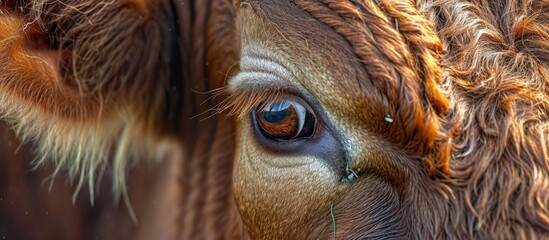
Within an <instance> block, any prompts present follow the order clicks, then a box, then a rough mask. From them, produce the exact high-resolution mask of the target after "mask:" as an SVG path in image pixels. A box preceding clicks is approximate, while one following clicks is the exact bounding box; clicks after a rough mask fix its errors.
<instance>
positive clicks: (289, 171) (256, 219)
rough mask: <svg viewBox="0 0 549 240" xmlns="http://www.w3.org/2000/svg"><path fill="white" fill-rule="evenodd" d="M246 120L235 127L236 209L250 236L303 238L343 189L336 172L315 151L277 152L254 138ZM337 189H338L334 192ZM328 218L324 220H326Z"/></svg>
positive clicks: (234, 179) (234, 178)
mask: <svg viewBox="0 0 549 240" xmlns="http://www.w3.org/2000/svg"><path fill="white" fill-rule="evenodd" d="M249 125H250V123H249V122H244V123H242V124H241V126H240V128H239V131H238V141H237V142H238V143H239V144H240V145H239V146H237V152H236V156H237V157H236V162H235V167H234V175H233V181H234V186H233V187H234V192H235V196H236V200H237V203H238V207H239V210H240V213H241V215H242V217H243V220H244V222H245V224H246V226H247V229H248V231H249V232H250V234H251V235H252V237H253V238H254V239H257V238H270V239H281V238H280V237H281V236H282V235H283V234H284V236H286V237H288V236H293V237H292V239H298V238H299V239H302V238H304V237H306V236H307V235H306V234H307V233H308V232H310V229H309V230H306V229H302V228H297V227H296V226H310V227H312V225H314V224H311V223H313V222H315V221H316V219H321V217H320V215H319V214H322V216H324V215H325V214H326V213H329V211H330V202H331V201H332V200H333V199H334V198H335V196H336V195H337V194H338V192H339V190H342V188H343V187H342V186H340V185H339V184H338V175H337V174H336V172H335V171H334V169H333V168H332V167H330V165H329V164H327V163H326V159H321V157H319V156H318V155H314V154H313V155H307V154H277V153H273V152H269V151H266V150H264V149H262V147H261V146H259V143H258V142H257V141H256V139H255V138H254V133H253V128H252V127H250V126H249ZM338 189H339V190H338ZM326 221H329V219H326Z"/></svg>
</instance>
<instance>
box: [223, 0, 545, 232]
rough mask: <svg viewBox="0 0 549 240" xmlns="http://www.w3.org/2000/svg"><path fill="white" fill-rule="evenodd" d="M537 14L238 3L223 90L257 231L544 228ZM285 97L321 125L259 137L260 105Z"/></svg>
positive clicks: (244, 206)
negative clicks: (233, 62)
mask: <svg viewBox="0 0 549 240" xmlns="http://www.w3.org/2000/svg"><path fill="white" fill-rule="evenodd" d="M533 6H535V7H533ZM537 9H543V10H539V11H538V10H537ZM547 14H548V12H547V3H545V2H541V1H526V2H522V3H515V2H506V3H501V2H500V3H499V4H488V3H482V2H474V3H462V2H460V1H429V2H423V1H418V2H417V3H416V4H414V3H412V2H406V1H404V2H403V1H306V0H303V1H302V0H295V1H287V2H278V1H276V2H275V1H246V2H244V3H243V4H242V8H241V9H240V11H239V18H238V23H239V25H238V26H239V30H240V32H241V34H242V35H241V44H242V46H241V62H240V68H241V69H240V73H239V74H238V75H237V76H236V77H235V78H233V79H232V80H231V82H230V87H229V89H230V91H231V93H232V99H231V100H232V101H233V103H232V104H231V105H233V106H237V107H238V108H239V110H236V112H237V113H239V114H240V121H239V125H238V138H237V144H238V147H237V149H238V151H237V155H236V162H235V174H234V188H235V193H236V198H237V203H238V206H239V209H240V212H241V214H242V217H243V220H244V222H245V224H246V226H247V229H248V231H249V233H250V235H251V236H252V238H258V239H281V238H291V239H304V238H312V239H316V238H327V237H328V236H331V235H333V236H335V237H337V238H343V239H362V238H376V239H377V238H383V239H384V238H402V239H424V238H426V237H427V238H433V239H446V238H456V237H458V236H459V237H463V238H466V239H469V238H496V239H499V238H517V237H522V238H535V237H540V236H545V235H546V234H547V233H546V231H547V230H549V221H547V219H549V218H548V217H549V213H548V212H547V209H546V207H545V206H546V205H547V204H548V203H549V202H548V200H549V199H548V197H549V196H548V194H549V192H548V191H547V189H548V188H547V187H548V186H547V182H548V181H547V172H548V168H547V157H548V156H547V155H546V151H545V149H546V140H544V139H545V137H543V136H546V134H547V131H546V124H547V123H546V122H547V120H548V119H547V117H548V115H547V109H548V105H546V103H547V99H548V96H547V90H546V88H545V87H541V86H545V84H546V83H547V80H548V77H549V75H547V73H548V72H547V65H546V60H547V59H546V58H547V56H548V55H547V53H548V50H547V48H546V46H547V42H548V40H549V38H548V35H547V30H546V29H547V25H548V23H547V18H546V17H541V16H546V15H547ZM504 16H505V17H504ZM511 16H512V17H511ZM502 18H503V19H509V21H508V22H507V21H503V23H502V22H499V21H500V19H502ZM496 19H497V20H496ZM511 19H513V20H511ZM541 29H545V30H541ZM437 32H438V33H437ZM526 45H527V46H526ZM540 87H541V88H540ZM296 99H298V100H296ZM284 101H291V102H296V103H294V105H296V104H301V105H304V106H305V108H306V109H307V111H310V112H312V114H310V115H311V116H314V118H315V119H316V120H315V122H316V127H315V129H316V130H315V131H314V132H313V133H311V134H308V135H306V136H305V137H303V136H302V137H299V136H300V135H296V136H298V137H294V138H291V139H279V138H273V137H272V135H269V134H266V132H269V131H271V129H273V128H272V127H271V128H270V129H265V128H264V127H263V125H261V124H262V122H261V121H269V120H270V119H272V118H265V115H264V111H266V110H264V109H265V107H264V106H265V105H267V106H271V105H275V106H276V107H275V108H272V107H271V110H268V111H270V112H274V113H272V114H279V115H280V116H281V117H280V118H282V119H288V120H286V121H292V120H291V118H284V116H287V115H288V116H290V115H291V114H292V113H293V112H297V111H296V110H292V111H293V112H292V111H290V110H291V109H292V108H293V109H297V108H296V107H294V105H290V104H286V105H283V104H282V105H281V102H282V103H283V102H284ZM277 104H278V105H277ZM284 108H287V109H290V110H288V111H286V112H283V111H282V110H281V109H284ZM258 109H259V110H258ZM272 109H274V110H272ZM270 112H269V113H270ZM270 114H271V113H270ZM294 115H295V117H294V118H295V119H298V118H299V117H300V116H299V114H297V113H294ZM301 115H302V116H303V114H301ZM301 118H302V119H303V120H302V121H307V119H306V117H301ZM270 121H272V122H275V123H277V121H278V120H276V119H275V120H270ZM294 121H295V122H296V123H299V121H297V120H294ZM280 122H281V123H280V124H282V123H283V121H282V120H280ZM281 126H289V124H288V123H287V122H285V123H284V124H283V125H281ZM290 126H291V125H290ZM282 129H284V128H282ZM542 149H544V150H542Z"/></svg>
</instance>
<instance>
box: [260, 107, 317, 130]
mask: <svg viewBox="0 0 549 240" xmlns="http://www.w3.org/2000/svg"><path fill="white" fill-rule="evenodd" d="M255 115H256V121H257V123H258V125H259V127H260V128H261V131H262V132H263V134H264V135H266V136H268V137H270V138H271V139H275V140H290V139H295V138H301V137H310V136H311V135H312V133H313V130H314V116H313V115H312V113H311V112H310V111H309V110H308V109H307V108H305V107H304V106H303V105H302V104H300V103H298V102H296V101H292V100H281V101H277V102H273V103H270V104H265V105H263V107H260V108H258V109H257V110H256V113H255Z"/></svg>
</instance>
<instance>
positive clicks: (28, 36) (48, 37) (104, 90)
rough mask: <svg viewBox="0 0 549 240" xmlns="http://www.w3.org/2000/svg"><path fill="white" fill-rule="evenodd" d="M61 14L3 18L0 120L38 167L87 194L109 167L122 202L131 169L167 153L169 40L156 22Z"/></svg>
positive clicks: (100, 12) (129, 16)
mask: <svg viewBox="0 0 549 240" xmlns="http://www.w3.org/2000/svg"><path fill="white" fill-rule="evenodd" d="M8 2H9V1H8ZM37 2H39V1H37ZM64 6H65V5H64V4H59V6H58V9H47V7H48V6H44V8H43V9H41V10H40V11H41V12H37V13H36V14H29V16H32V19H29V18H25V17H20V16H18V15H17V14H11V13H10V14H7V13H6V12H7V11H4V12H3V13H0V117H1V118H2V119H3V120H5V121H8V122H9V123H10V124H11V125H12V126H13V127H14V129H15V131H16V132H17V134H18V135H19V137H20V138H22V140H25V141H27V142H32V143H33V144H34V145H35V146H36V149H37V151H36V154H35V155H36V156H37V158H36V161H35V163H36V164H37V165H40V164H42V163H44V162H46V161H54V162H55V164H56V166H57V169H56V171H55V173H57V172H59V171H65V170H66V171H67V172H68V173H69V176H70V178H71V180H73V181H76V184H77V186H78V188H77V189H80V187H81V186H83V185H85V184H88V185H89V189H90V191H93V189H94V188H93V185H94V181H96V179H95V178H94V176H96V175H97V174H98V169H101V168H102V167H104V166H105V164H111V165H112V167H111V168H108V169H112V171H113V180H114V182H113V187H114V191H115V193H121V192H124V191H125V186H126V184H125V176H124V173H125V171H126V166H127V165H128V162H129V161H131V160H133V159H138V157H139V159H143V158H147V159H152V158H162V156H163V154H164V153H166V151H167V149H171V148H169V147H168V148H167V147H166V144H168V145H171V140H169V137H166V135H165V134H164V132H166V131H167V128H168V127H169V126H168V124H165V122H163V121H164V120H165V118H164V114H166V112H167V109H166V108H167V106H168V105H169V104H166V99H165V96H166V91H168V90H167V89H168V87H169V82H170V79H169V78H170V76H169V72H170V71H169V69H168V68H169V64H167V62H169V61H170V59H169V58H168V57H166V56H168V55H169V54H167V53H169V49H168V47H169V46H171V45H170V44H169V43H170V42H171V41H173V40H172V39H171V35H170V33H169V29H168V27H164V26H163V25H162V24H161V22H163V21H164V20H163V19H159V18H160V17H159V18H153V17H151V18H147V20H141V19H142V18H140V17H139V14H135V13H134V12H132V11H131V10H128V9H127V8H118V9H117V8H116V7H112V9H109V10H110V11H112V13H106V11H107V10H105V9H97V11H96V10H95V9H91V10H90V9H86V10H87V11H85V12H84V11H82V9H71V8H68V7H67V8H66V9H64V10H63V9H62V8H63V7H64ZM1 7H2V6H0V9H1ZM3 7H6V5H4V6H3ZM29 11H32V9H30V10H29ZM56 11H57V12H56ZM70 11H73V12H70ZM158 11H161V10H158ZM43 13H44V14H43ZM71 13H72V14H71ZM78 14H85V15H84V16H80V15H78ZM157 14H158V15H159V16H163V14H160V13H157ZM169 14H170V13H169V12H167V13H166V14H165V15H169ZM64 16H65V17H64ZM66 16H71V17H70V18H69V17H66ZM74 16H76V17H74ZM113 16H116V17H113ZM164 17H165V18H169V16H164ZM113 22H116V23H117V24H112V23H113ZM117 34H118V35H117ZM144 34H145V35H144ZM143 36H147V37H146V38H144V37H143ZM166 46H167V47H166ZM171 101H174V100H173V99H171ZM77 192H78V191H77ZM91 193H92V196H93V192H91ZM75 196H76V194H75Z"/></svg>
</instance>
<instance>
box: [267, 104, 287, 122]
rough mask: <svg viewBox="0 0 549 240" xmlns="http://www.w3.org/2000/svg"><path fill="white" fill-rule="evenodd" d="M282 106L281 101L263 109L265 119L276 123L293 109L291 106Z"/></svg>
mask: <svg viewBox="0 0 549 240" xmlns="http://www.w3.org/2000/svg"><path fill="white" fill-rule="evenodd" d="M281 108H282V106H280V103H278V104H274V105H273V106H272V107H270V108H269V109H268V110H265V111H263V112H262V113H261V116H262V118H263V120H265V121H267V122H269V123H272V124H276V123H279V122H281V121H282V120H284V119H286V118H287V117H288V116H290V114H291V111H290V108H289V106H284V109H281Z"/></svg>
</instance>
